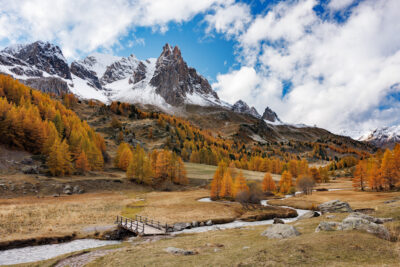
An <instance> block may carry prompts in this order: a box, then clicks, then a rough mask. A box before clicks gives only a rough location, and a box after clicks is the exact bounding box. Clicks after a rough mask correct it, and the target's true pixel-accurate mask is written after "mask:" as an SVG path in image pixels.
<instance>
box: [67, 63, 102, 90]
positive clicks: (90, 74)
mask: <svg viewBox="0 0 400 267" xmlns="http://www.w3.org/2000/svg"><path fill="white" fill-rule="evenodd" d="M71 73H72V74H74V75H76V76H78V77H79V78H81V79H83V80H86V81H87V82H88V84H89V85H90V86H92V87H96V88H98V89H101V84H100V81H99V78H98V77H97V75H96V73H95V72H94V71H91V70H88V69H87V68H86V67H85V66H84V65H82V64H81V63H79V62H77V61H74V62H72V63H71Z"/></svg>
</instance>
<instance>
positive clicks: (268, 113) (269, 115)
mask: <svg viewBox="0 0 400 267" xmlns="http://www.w3.org/2000/svg"><path fill="white" fill-rule="evenodd" d="M262 119H263V120H266V121H270V122H280V121H281V120H280V119H279V117H278V115H276V113H275V112H274V111H273V110H272V109H270V108H269V107H266V108H265V111H264V113H263V115H262Z"/></svg>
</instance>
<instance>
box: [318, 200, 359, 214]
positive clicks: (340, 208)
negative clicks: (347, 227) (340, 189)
mask: <svg viewBox="0 0 400 267" xmlns="http://www.w3.org/2000/svg"><path fill="white" fill-rule="evenodd" d="M318 208H319V210H320V211H321V212H322V213H328V212H352V211H353V210H352V209H351V207H350V205H349V203H347V202H343V201H340V200H332V201H328V202H325V203H322V204H321V205H319V206H318Z"/></svg>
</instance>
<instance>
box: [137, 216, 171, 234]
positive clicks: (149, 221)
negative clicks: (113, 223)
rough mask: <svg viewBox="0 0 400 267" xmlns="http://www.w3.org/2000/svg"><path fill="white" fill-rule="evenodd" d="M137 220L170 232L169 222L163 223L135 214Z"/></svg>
mask: <svg viewBox="0 0 400 267" xmlns="http://www.w3.org/2000/svg"><path fill="white" fill-rule="evenodd" d="M135 220H137V221H139V222H141V223H143V224H146V225H149V226H151V227H153V228H156V229H158V230H161V231H165V232H168V230H169V229H170V226H169V225H168V224H167V223H162V222H160V221H156V220H153V219H150V218H147V217H144V216H141V215H135Z"/></svg>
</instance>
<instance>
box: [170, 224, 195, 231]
mask: <svg viewBox="0 0 400 267" xmlns="http://www.w3.org/2000/svg"><path fill="white" fill-rule="evenodd" d="M191 226H192V225H191V224H190V223H175V224H174V231H182V230H184V229H188V228H191Z"/></svg>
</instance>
